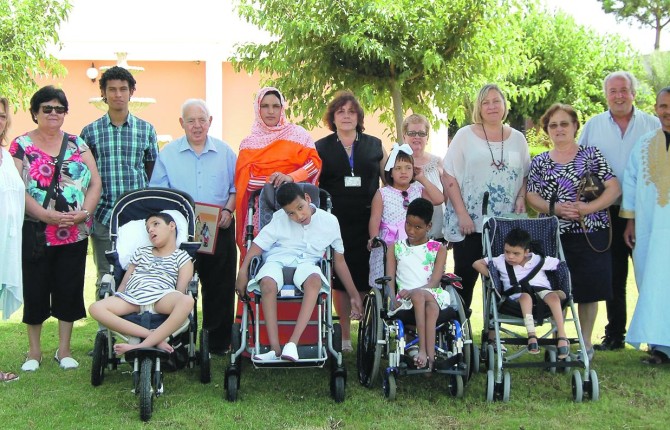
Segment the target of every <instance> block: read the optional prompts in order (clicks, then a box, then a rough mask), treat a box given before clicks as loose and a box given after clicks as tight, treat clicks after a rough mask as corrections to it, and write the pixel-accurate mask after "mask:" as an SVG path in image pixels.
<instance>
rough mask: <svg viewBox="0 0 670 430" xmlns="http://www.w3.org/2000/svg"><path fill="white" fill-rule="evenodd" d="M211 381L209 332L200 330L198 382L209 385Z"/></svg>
mask: <svg viewBox="0 0 670 430" xmlns="http://www.w3.org/2000/svg"><path fill="white" fill-rule="evenodd" d="M211 380H212V373H211V360H210V356H209V332H208V331H207V330H205V329H202V330H200V382H202V383H203V384H209V383H210V381H211Z"/></svg>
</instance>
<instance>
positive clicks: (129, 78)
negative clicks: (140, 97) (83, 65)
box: [100, 66, 137, 93]
mask: <svg viewBox="0 0 670 430" xmlns="http://www.w3.org/2000/svg"><path fill="white" fill-rule="evenodd" d="M111 80H119V81H126V82H128V88H130V91H135V84H137V81H136V80H135V78H134V77H133V75H132V73H130V72H129V71H128V70H127V69H124V68H123V67H119V66H114V67H110V68H109V69H107V70H105V73H103V74H102V76H101V77H100V91H102V92H103V93H104V92H105V90H106V89H107V82H108V81H111Z"/></svg>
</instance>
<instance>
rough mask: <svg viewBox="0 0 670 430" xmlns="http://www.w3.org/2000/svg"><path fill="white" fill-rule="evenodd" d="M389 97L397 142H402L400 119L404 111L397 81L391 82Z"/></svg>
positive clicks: (401, 119)
mask: <svg viewBox="0 0 670 430" xmlns="http://www.w3.org/2000/svg"><path fill="white" fill-rule="evenodd" d="M391 99H392V100H393V117H394V118H395V131H396V137H397V138H398V140H397V142H398V143H402V121H403V119H404V118H403V114H404V111H403V109H402V94H401V93H400V86H399V85H398V82H396V81H394V82H393V87H392V88H391Z"/></svg>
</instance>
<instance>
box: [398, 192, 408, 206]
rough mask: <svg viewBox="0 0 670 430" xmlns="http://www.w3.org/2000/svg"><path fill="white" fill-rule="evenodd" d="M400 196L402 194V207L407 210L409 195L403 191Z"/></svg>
mask: <svg viewBox="0 0 670 430" xmlns="http://www.w3.org/2000/svg"><path fill="white" fill-rule="evenodd" d="M400 194H402V207H403V209H407V207H408V206H409V194H407V191H403V192H402V193H400Z"/></svg>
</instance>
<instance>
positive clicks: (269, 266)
mask: <svg viewBox="0 0 670 430" xmlns="http://www.w3.org/2000/svg"><path fill="white" fill-rule="evenodd" d="M283 269H284V265H283V264H282V263H279V262H276V261H271V262H268V263H265V264H263V266H261V268H260V270H259V271H258V273H257V274H256V277H255V278H254V279H253V283H259V284H260V282H261V279H263V278H265V277H268V278H272V279H273V280H274V281H275V282H276V283H277V286H278V288H281V287H282V286H283V285H284V271H283ZM312 274H316V275H319V276H320V277H321V284H322V289H323V288H324V287H325V288H326V289H327V288H328V287H329V284H328V281H327V280H326V278H325V277H324V276H323V274H322V273H321V269H320V268H319V266H317V265H316V264H313V263H300V264H298V265H297V266H296V268H295V273H294V274H293V285H295V286H296V288H298V289H299V290H300V291H302V284H304V283H305V281H306V280H307V278H309V277H310V276H311V275H312Z"/></svg>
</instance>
